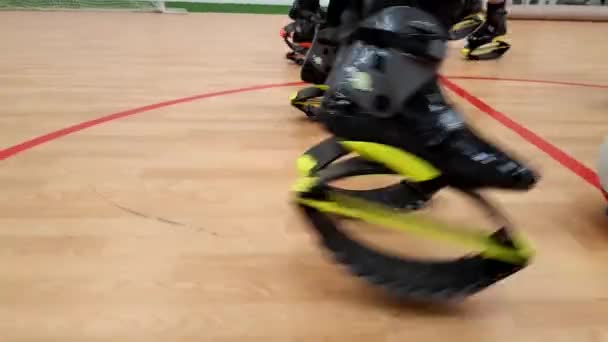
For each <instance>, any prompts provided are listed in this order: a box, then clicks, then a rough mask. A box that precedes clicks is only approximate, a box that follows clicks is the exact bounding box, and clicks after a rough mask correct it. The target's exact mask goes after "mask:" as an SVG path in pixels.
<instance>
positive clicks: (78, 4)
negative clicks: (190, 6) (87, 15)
mask: <svg viewBox="0 0 608 342" xmlns="http://www.w3.org/2000/svg"><path fill="white" fill-rule="evenodd" d="M0 10H131V11H158V12H162V11H164V10H165V4H164V1H160V0H0Z"/></svg>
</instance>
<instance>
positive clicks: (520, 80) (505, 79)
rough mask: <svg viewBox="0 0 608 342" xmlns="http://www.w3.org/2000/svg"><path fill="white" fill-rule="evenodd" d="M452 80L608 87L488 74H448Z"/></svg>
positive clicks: (605, 85)
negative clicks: (489, 75)
mask: <svg viewBox="0 0 608 342" xmlns="http://www.w3.org/2000/svg"><path fill="white" fill-rule="evenodd" d="M448 78H449V79H451V80H473V81H501V82H517V83H536V84H551V85H563V86H571V87H584V88H598V89H608V84H593V83H579V82H564V81H550V80H534V79H527V78H508V77H486V76H448Z"/></svg>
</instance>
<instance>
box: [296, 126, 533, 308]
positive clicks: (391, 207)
mask: <svg viewBox="0 0 608 342" xmlns="http://www.w3.org/2000/svg"><path fill="white" fill-rule="evenodd" d="M345 146H348V144H343V142H342V141H339V140H337V139H335V138H329V139H327V140H325V141H324V142H322V143H321V144H319V145H317V146H315V147H313V148H311V149H310V150H308V151H307V152H306V153H305V154H304V155H303V156H302V157H300V159H299V160H298V169H299V172H300V175H301V178H300V179H299V180H298V182H297V183H296V186H295V187H294V192H295V193H296V198H295V202H296V203H297V206H298V208H299V209H300V211H301V213H302V214H303V215H304V217H305V218H306V219H307V220H308V221H309V222H310V223H311V227H312V228H313V230H314V232H315V233H316V234H317V235H318V237H319V238H320V241H321V243H322V245H323V246H324V247H325V248H326V249H327V250H329V251H330V253H331V254H332V255H333V257H334V259H335V260H336V261H337V262H339V263H340V264H342V265H344V266H346V267H347V268H348V269H349V270H350V272H351V273H352V274H354V275H355V276H357V277H360V278H363V279H365V280H366V281H367V282H369V283H370V284H372V285H375V286H379V287H381V288H383V289H384V290H386V291H387V292H388V293H389V294H390V295H393V296H395V297H398V298H403V299H409V300H420V301H445V300H458V299H464V298H466V297H468V296H471V295H474V294H476V293H478V292H480V291H482V290H483V289H485V288H487V287H489V286H491V285H493V284H495V283H496V282H498V281H500V280H502V279H504V278H506V277H508V276H510V275H512V274H514V273H516V272H518V271H520V270H522V269H523V268H525V267H526V266H527V265H528V263H529V261H530V257H531V255H532V251H531V249H530V248H529V247H528V246H527V245H526V243H525V242H524V241H523V240H522V239H521V238H520V237H518V236H517V234H516V233H515V231H514V230H513V229H512V228H511V226H510V224H509V223H508V221H507V219H506V218H505V216H504V215H503V214H502V213H500V211H499V210H498V209H497V208H495V207H494V206H493V205H492V204H491V203H490V202H489V201H487V200H486V199H485V198H484V197H482V196H481V195H480V194H478V193H476V192H474V191H468V190H462V193H463V194H464V195H466V196H468V197H469V198H470V199H472V200H474V201H475V202H476V203H477V204H478V205H479V207H480V208H481V209H482V210H485V211H486V212H487V213H488V214H490V216H491V217H493V218H494V219H495V221H496V224H497V225H498V226H499V227H500V228H499V229H498V230H496V231H495V232H494V233H492V234H489V235H487V234H485V233H481V232H477V233H470V232H469V233H466V232H465V231H455V230H453V229H450V228H448V227H432V226H427V227H426V228H427V229H426V230H425V229H420V228H421V227H415V226H416V225H417V223H416V222H415V221H412V220H411V219H409V220H408V219H407V216H408V215H407V213H408V212H411V211H412V210H416V209H419V208H421V206H423V205H424V204H425V203H426V202H427V201H428V200H429V196H425V195H424V194H423V193H421V192H420V191H419V190H418V188H417V187H416V185H417V184H416V183H411V182H409V181H402V182H400V183H398V184H395V185H393V186H389V187H386V188H382V189H372V190H363V191H361V190H359V191H355V190H345V189H339V188H336V187H333V186H331V185H329V183H330V182H331V181H334V180H339V179H343V178H346V177H351V176H360V175H372V174H395V171H394V170H392V169H391V168H389V167H387V166H385V165H383V164H379V163H376V162H373V161H370V160H367V159H364V158H361V156H356V157H353V158H351V159H346V160H345V161H341V162H336V161H337V160H338V159H340V158H342V157H344V156H346V155H348V154H349V153H351V152H353V151H352V149H351V150H349V149H348V148H346V147H345ZM431 195H432V194H431ZM364 203H365V204H364ZM395 209H399V210H397V211H396V210H395ZM410 216H411V215H410ZM340 218H351V219H353V218H354V219H360V220H364V221H367V222H370V223H375V224H380V225H391V228H393V229H399V230H403V231H410V232H412V231H416V232H417V233H419V234H423V235H424V234H429V236H430V235H434V236H435V237H440V238H447V239H449V240H452V241H458V240H460V242H462V243H464V244H466V245H468V246H469V247H471V246H475V245H476V246H475V249H477V250H478V254H474V255H472V256H466V257H462V258H458V259H454V260H443V261H437V260H424V259H417V258H402V257H397V256H394V255H389V254H386V253H383V252H380V251H378V250H376V249H373V248H371V247H369V246H366V245H365V244H363V243H361V242H359V241H357V240H355V239H353V238H352V237H351V236H349V235H348V234H347V233H345V232H344V231H343V230H342V229H340V228H339V226H338V221H339V219H340ZM412 228H414V229H412ZM423 232H424V233H423Z"/></svg>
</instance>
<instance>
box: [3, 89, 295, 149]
mask: <svg viewBox="0 0 608 342" xmlns="http://www.w3.org/2000/svg"><path fill="white" fill-rule="evenodd" d="M301 84H303V83H302V82H288V83H276V84H266V85H256V86H251V87H246V88H237V89H229V90H223V91H218V92H213V93H205V94H199V95H194V96H189V97H183V98H180V99H175V100H169V101H165V102H159V103H154V104H151V105H147V106H143V107H138V108H133V109H129V110H125V111H122V112H118V113H113V114H108V115H106V116H102V117H100V118H97V119H93V120H89V121H84V122H81V123H78V124H75V125H72V126H69V127H65V128H62V129H60V130H58V131H54V132H51V133H47V134H45V135H41V136H38V137H36V138H33V139H30V140H27V141H24V142H22V143H20V144H17V145H13V146H11V147H9V148H6V149H3V150H0V160H4V159H7V158H9V157H12V156H14V155H16V154H19V153H21V152H24V151H26V150H29V149H32V148H34V147H36V146H38V145H42V144H45V143H48V142H50V141H53V140H56V139H59V138H61V137H63V136H66V135H68V134H72V133H75V132H78V131H82V130H83V129H87V128H89V127H93V126H97V125H100V124H102V123H106V122H108V121H113V120H118V119H122V118H126V117H128V116H132V115H135V114H139V113H144V112H149V111H151V110H155V109H159V108H163V107H169V106H174V105H177V104H180V103H186V102H192V101H196V100H202V99H208V98H210V97H218V96H225V95H230V94H237V93H245V92H248V91H255V90H262V89H270V88H281V87H291V86H296V85H301Z"/></svg>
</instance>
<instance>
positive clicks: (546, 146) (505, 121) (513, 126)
mask: <svg viewBox="0 0 608 342" xmlns="http://www.w3.org/2000/svg"><path fill="white" fill-rule="evenodd" d="M441 81H442V82H443V84H444V85H445V86H446V88H448V89H450V90H451V91H452V92H454V93H455V94H456V95H458V96H460V97H461V98H463V99H464V100H466V101H467V102H469V103H470V104H472V105H473V106H474V107H476V108H477V109H479V110H480V111H482V112H484V113H486V114H487V115H489V116H490V117H492V118H493V119H495V120H496V121H498V122H500V123H501V124H502V125H504V126H505V127H507V128H508V129H510V130H512V131H513V132H515V133H516V134H518V135H519V136H520V137H522V138H523V139H524V140H526V141H528V142H529V143H531V144H532V145H534V146H536V147H538V149H540V150H541V151H543V152H544V153H545V154H547V155H549V157H551V158H553V159H554V160H555V161H557V162H558V163H560V164H562V165H563V166H565V167H566V168H568V169H569V170H570V171H572V172H574V173H575V174H576V175H578V176H579V177H580V178H582V179H583V180H585V181H586V182H587V183H589V184H591V185H592V186H594V187H596V188H597V189H599V190H602V187H601V185H600V181H599V178H598V175H597V174H596V173H595V171H593V170H591V169H590V168H588V167H587V166H585V165H584V164H583V163H581V162H579V161H578V160H576V159H574V158H573V157H571V156H570V155H568V154H567V153H566V152H564V151H562V150H561V149H559V148H558V147H556V146H555V145H553V144H551V143H550V142H548V141H546V140H545V139H543V138H541V137H540V136H538V135H537V134H536V133H534V132H532V131H531V130H529V129H527V128H525V127H524V126H522V125H521V124H519V123H517V122H515V121H513V120H511V119H510V118H508V117H507V116H506V115H505V114H503V113H501V112H499V111H497V110H496V109H494V108H492V107H491V106H490V105H488V104H487V103H485V102H484V101H482V100H481V99H479V98H478V97H476V96H474V95H472V94H471V93H469V92H468V91H466V90H464V89H463V88H461V87H460V86H458V85H457V84H455V83H454V82H452V81H450V80H449V79H447V78H445V77H442V79H441ZM607 198H608V197H607Z"/></svg>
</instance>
